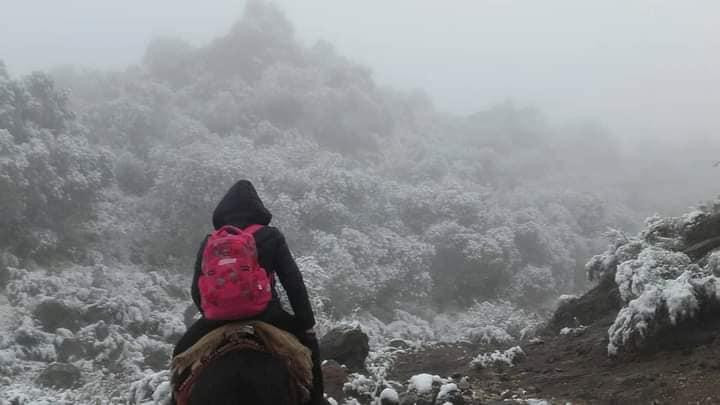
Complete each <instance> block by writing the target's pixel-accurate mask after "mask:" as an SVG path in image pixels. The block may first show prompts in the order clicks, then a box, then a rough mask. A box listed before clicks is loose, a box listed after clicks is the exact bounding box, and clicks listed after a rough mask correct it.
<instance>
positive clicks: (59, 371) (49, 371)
mask: <svg viewBox="0 0 720 405" xmlns="http://www.w3.org/2000/svg"><path fill="white" fill-rule="evenodd" d="M37 383H38V384H40V385H43V386H45V387H51V388H58V389H67V388H74V387H77V386H79V385H81V384H82V372H81V371H80V369H79V368H77V367H75V366H73V365H72V364H68V363H52V364H50V365H49V366H48V367H47V368H46V369H45V370H43V371H42V373H40V375H39V376H38V378H37Z"/></svg>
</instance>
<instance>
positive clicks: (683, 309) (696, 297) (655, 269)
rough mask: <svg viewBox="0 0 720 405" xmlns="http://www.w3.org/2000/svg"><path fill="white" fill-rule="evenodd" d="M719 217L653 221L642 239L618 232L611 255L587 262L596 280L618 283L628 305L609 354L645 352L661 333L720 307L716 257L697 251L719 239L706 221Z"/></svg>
mask: <svg viewBox="0 0 720 405" xmlns="http://www.w3.org/2000/svg"><path fill="white" fill-rule="evenodd" d="M708 210H709V211H708ZM715 215H717V213H714V211H712V209H707V210H706V211H697V210H696V211H693V212H691V213H689V214H686V215H683V216H680V217H673V218H661V217H657V216H656V217H652V218H649V219H648V220H647V223H646V225H647V227H646V229H645V230H643V231H642V232H640V233H639V234H638V235H637V236H634V237H631V238H628V237H626V236H624V235H622V237H619V236H618V234H617V233H616V234H615V238H614V239H615V240H614V241H613V243H612V245H611V246H610V248H609V249H608V251H607V252H605V253H604V254H602V255H599V256H595V257H594V258H593V259H592V260H591V261H590V262H589V263H588V265H587V268H588V272H589V273H590V276H591V277H593V276H594V277H598V276H605V275H606V276H609V277H613V278H614V280H615V283H616V284H617V286H618V289H619V292H620V297H621V298H622V300H623V302H624V304H625V305H624V306H623V308H622V309H621V310H620V311H619V312H618V315H617V317H616V319H615V322H614V323H613V325H612V326H611V327H610V329H609V330H608V334H609V343H608V353H609V354H611V355H614V354H617V353H618V352H619V351H621V350H627V349H633V348H639V347H642V346H644V345H645V343H646V341H647V340H648V339H651V338H652V336H653V335H655V334H656V333H658V332H659V331H660V330H662V329H664V328H671V327H673V326H674V325H677V324H678V323H679V322H682V321H685V320H688V319H692V318H694V317H695V316H697V314H698V313H699V312H700V311H701V310H702V309H703V308H705V307H707V306H708V305H710V304H713V303H718V302H720V299H719V298H720V296H719V295H718V289H717V284H718V282H720V279H718V277H716V275H715V274H716V273H715V272H716V266H717V252H708V251H702V250H700V251H698V250H697V249H698V247H697V246H698V243H700V249H702V246H703V242H704V241H705V239H703V238H706V239H711V238H713V237H717V236H720V231H717V230H716V229H712V226H707V225H705V224H704V222H703V221H708V222H709V223H711V224H712V223H713V221H715ZM698 238H699V239H698ZM709 249H712V246H710V247H709ZM691 255H692V256H693V257H691ZM703 256H705V257H703ZM698 257H699V258H700V260H698Z"/></svg>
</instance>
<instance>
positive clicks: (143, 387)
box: [128, 370, 172, 405]
mask: <svg viewBox="0 0 720 405" xmlns="http://www.w3.org/2000/svg"><path fill="white" fill-rule="evenodd" d="M171 390H172V388H171V387H170V372H169V371H167V370H164V371H160V372H157V373H148V374H145V375H144V376H143V377H142V378H141V379H139V380H138V381H135V382H133V383H132V384H130V389H129V392H128V400H129V401H130V404H132V405H167V404H169V403H170V395H171Z"/></svg>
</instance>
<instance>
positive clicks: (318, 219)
mask: <svg viewBox="0 0 720 405" xmlns="http://www.w3.org/2000/svg"><path fill="white" fill-rule="evenodd" d="M9 62H11V61H9ZM634 164H635V162H634V161H633V159H632V157H628V156H624V155H623V154H622V153H621V152H620V150H619V148H618V147H617V146H616V143H615V141H614V140H613V139H612V137H611V136H610V135H608V134H607V133H606V132H604V131H602V130H600V129H598V128H597V127H595V126H582V125H579V126H568V127H562V128H556V127H554V126H552V125H551V124H549V123H547V122H546V121H545V120H544V118H543V117H542V115H541V114H539V113H538V112H537V111H534V110H531V109H526V108H519V107H516V106H514V105H512V104H502V105H499V106H497V107H494V108H491V109H489V110H487V111H481V112H478V113H477V114H473V115H471V116H468V117H457V116H450V115H447V114H444V113H441V112H438V111H436V110H435V109H434V108H433V105H432V103H431V101H430V100H429V99H428V98H427V96H425V95H424V94H422V93H421V92H400V91H395V90H393V89H389V88H384V87H381V86H378V85H377V84H376V83H375V81H374V80H373V76H372V73H371V72H370V71H369V70H368V69H367V68H365V67H363V66H360V65H357V64H356V63H353V62H351V61H349V60H347V59H346V58H344V57H342V56H341V55H339V54H338V53H337V52H336V51H335V50H334V49H333V47H332V46H331V45H330V44H327V43H324V42H319V43H317V44H314V45H312V46H305V45H302V44H300V43H299V42H298V41H296V40H295V38H294V36H293V29H292V26H291V25H290V23H289V22H288V21H287V20H286V19H285V18H284V17H283V15H282V14H281V13H280V12H279V11H278V10H276V9H275V8H273V7H271V6H268V5H266V4H265V3H262V2H250V3H249V5H248V7H247V9H246V13H245V15H244V17H243V18H242V19H241V20H240V21H238V22H237V24H235V25H234V26H233V27H232V28H231V29H230V31H229V33H228V34H227V35H225V36H223V37H221V38H218V39H216V40H215V41H213V42H211V43H209V44H207V45H204V46H200V47H194V46H191V45H189V44H186V43H184V42H182V41H179V40H175V39H170V38H163V39H157V40H155V41H154V42H152V43H151V45H150V46H149V47H148V49H147V51H146V54H145V57H144V58H143V60H142V62H141V63H140V64H138V65H137V66H132V67H129V68H127V69H126V70H124V71H116V72H102V71H90V70H81V69H74V68H62V69H55V70H53V71H52V73H51V74H46V73H33V74H31V75H29V76H26V77H21V78H13V77H10V75H9V74H8V73H7V72H6V69H5V68H4V65H2V63H0V288H1V289H3V290H4V293H3V294H2V295H4V296H5V297H6V299H7V301H6V302H5V301H3V302H0V308H2V311H3V312H4V313H7V314H8V316H7V317H0V319H3V318H6V319H3V320H2V321H0V322H2V323H1V324H0V325H1V326H2V330H1V331H0V332H2V335H0V376H2V377H1V378H2V385H4V386H13V387H15V388H13V389H11V390H8V391H6V392H3V395H4V396H5V399H8V400H10V399H13V398H16V397H15V396H13V395H15V394H17V393H18V392H19V391H17V390H18V389H24V388H28V387H30V386H31V385H32V384H34V383H35V382H36V381H38V380H37V379H38V378H40V375H41V374H42V373H43V372H44V371H45V370H47V369H48V368H49V365H50V364H52V363H63V364H70V365H72V366H73V367H75V368H76V369H73V370H72V372H79V373H80V375H82V376H83V380H82V381H81V382H79V384H80V385H79V386H78V387H73V389H71V390H68V391H58V392H59V393H58V394H57V395H55V394H52V395H51V394H48V395H50V396H49V397H47V398H50V399H48V400H47V401H48V402H51V403H62V402H61V401H65V402H66V403H78V402H86V403H87V402H89V401H90V398H98V397H101V398H104V399H105V400H108V401H110V402H112V401H113V400H114V399H113V398H116V397H117V398H119V397H122V398H124V399H127V398H130V400H131V401H132V402H133V403H143V402H146V401H152V397H153V395H155V396H161V395H163V393H166V389H167V387H166V386H164V385H163V381H164V378H166V375H164V374H162V372H163V369H164V367H165V365H166V364H165V361H166V360H167V355H168V351H169V350H170V348H171V347H172V344H173V342H174V341H175V339H177V338H178V336H179V335H180V334H181V333H182V332H183V330H184V327H185V322H187V321H188V319H189V318H190V317H191V316H192V313H191V312H186V308H187V306H188V305H189V303H190V300H189V291H188V290H189V276H190V272H191V267H192V263H193V260H194V255H195V252H196V249H197V245H198V243H199V242H200V241H201V239H202V238H203V236H204V232H205V231H208V230H209V229H210V215H211V212H212V209H213V208H214V205H215V204H216V203H217V201H218V199H219V198H220V197H221V196H222V194H223V193H224V192H225V191H226V189H227V188H228V187H229V186H230V185H231V184H232V183H233V182H234V181H236V180H237V179H240V178H248V179H251V180H252V181H253V182H254V183H255V185H256V186H257V187H258V189H259V192H260V194H261V195H262V197H263V199H264V200H265V202H266V203H267V205H268V207H269V208H270V210H271V211H272V212H273V214H274V215H275V221H276V222H275V223H276V225H278V226H279V227H280V228H281V229H282V230H283V232H284V233H285V234H286V236H287V239H288V242H289V244H290V246H291V247H292V249H293V251H294V253H295V255H296V256H297V257H298V262H299V265H300V267H301V268H302V270H303V274H304V276H305V279H306V282H307V283H308V286H309V289H310V291H311V296H312V299H313V304H314V306H315V308H316V310H317V312H318V319H319V321H320V330H321V331H323V330H327V328H328V327H330V326H332V325H334V324H336V323H339V322H356V323H360V324H361V325H362V326H363V328H364V329H365V330H366V331H368V333H369V334H370V336H371V342H372V343H373V344H374V346H375V347H379V346H380V345H381V343H383V342H384V341H386V340H389V339H393V338H401V339H405V340H408V341H415V342H426V341H452V340H461V339H466V340H472V341H475V342H479V343H484V344H508V343H510V342H512V341H514V340H517V339H520V338H523V337H526V336H528V335H529V334H532V332H533V330H534V328H535V327H536V326H537V325H538V324H539V323H540V322H541V320H542V317H543V315H544V314H545V313H546V311H548V310H549V309H550V308H551V307H552V305H553V303H554V302H555V299H556V297H557V296H558V295H560V294H564V293H577V292H581V291H582V290H583V289H584V288H585V286H586V282H585V273H584V263H585V261H586V260H587V257H589V256H590V255H591V254H592V253H593V252H596V251H598V250H599V249H600V248H601V247H602V246H603V233H604V232H605V230H606V229H607V228H608V227H609V226H613V227H618V228H621V229H624V230H626V231H632V230H633V228H634V227H635V222H634V221H635V218H638V217H640V216H641V214H638V212H644V211H643V210H644V209H645V208H644V206H643V202H644V201H645V199H644V198H643V196H642V195H637V194H635V195H632V196H629V197H627V198H626V193H623V192H622V189H621V188H620V186H618V184H626V182H627V181H628V175H627V174H626V173H635V172H636V171H634V170H632V168H633V167H634V166H633V165H634ZM600 167H602V168H603V170H602V173H603V174H602V176H601V175H599V174H598V173H599V172H600V170H598V168H600ZM631 179H632V178H631ZM635 180H638V179H635ZM624 182H625V183H624ZM698 215H702V214H698ZM658 221H660V220H658ZM678 221H680V222H682V221H688V223H690V222H691V221H692V218H686V219H683V220H678ZM660 222H662V221H660ZM660 222H658V223H660ZM680 222H677V223H674V224H675V225H673V226H676V228H672V227H670V228H672V229H676V230H677V229H679V228H677V227H682V226H683V225H681V224H680ZM662 223H665V222H662ZM683 223H684V222H683ZM668 224H669V223H668ZM666 225H667V224H666ZM658 226H659V225H658ZM658 226H656V228H658ZM667 226H668V227H669V226H670V225H667ZM678 232H679V231H678ZM656 234H657V232H656ZM642 235H645V236H641V237H638V238H636V239H632V240H628V241H625V242H623V243H619V244H617V246H615V248H614V250H613V252H611V254H612V257H613V258H611V257H610V254H608V255H607V257H606V258H605V259H599V262H598V263H600V262H602V266H603V267H602V269H601V270H598V271H612V272H613V273H614V270H610V268H611V267H613V266H614V264H613V263H614V262H613V260H614V261H622V262H623V266H620V269H619V270H618V271H617V274H618V277H620V278H622V280H623V281H619V283H622V285H623V291H624V292H623V297H624V298H625V299H626V300H628V302H629V303H630V304H629V305H632V306H633V308H635V309H634V310H626V311H625V315H624V318H623V317H622V316H623V315H622V314H621V317H619V318H618V319H619V324H616V327H615V330H616V331H617V332H614V333H613V342H614V344H616V345H625V344H626V342H627V341H630V340H637V339H636V338H635V337H634V336H635V335H637V334H638V333H639V334H640V335H641V336H645V335H646V334H647V333H649V331H650V330H651V329H652V328H653V326H652V322H650V319H649V317H648V315H647V311H646V310H645V309H647V308H650V305H655V307H658V305H660V303H661V302H669V303H670V305H669V307H668V308H669V309H670V311H669V314H668V319H670V320H672V322H675V321H677V320H678V319H681V318H685V317H688V316H691V315H692V313H693V311H696V310H697V307H698V306H699V305H701V303H702V302H705V301H703V300H704V298H702V297H700V296H698V295H697V294H689V293H688V291H689V290H688V288H689V287H688V286H690V285H692V286H695V285H698V284H697V283H698V280H701V279H699V278H697V277H695V276H692V277H691V275H692V274H696V273H698V272H701V273H702V274H704V276H703V277H705V278H702V280H706V281H707V282H705V281H704V282H703V284H702V285H703V286H705V287H704V288H705V290H703V291H705V292H706V293H707V294H710V284H709V280H710V279H709V278H708V277H710V274H711V273H712V271H713V269H716V268H717V266H718V263H719V262H720V259H719V258H718V257H717V256H712V257H710V258H709V259H708V260H707V262H706V263H705V262H704V263H703V264H702V267H700V265H695V264H691V262H690V261H689V259H687V257H686V256H684V255H683V254H682V253H677V252H676V251H675V250H672V249H670V247H669V245H667V243H672V241H673V240H674V239H672V237H674V236H672V235H671V236H670V239H667V237H665V239H662V238H661V239H647V238H649V237H650V236H648V235H650V234H649V233H648V234H647V235H646V234H642ZM664 235H665V234H662V235H661V236H664ZM673 235H674V234H673ZM668 249H670V250H668ZM615 258H617V259H615ZM620 258H622V260H620ZM631 259H632V260H634V261H633V262H628V264H627V265H625V264H624V263H625V262H627V261H628V260H631ZM650 259H652V260H655V261H656V262H657V263H660V264H657V265H654V264H653V265H644V264H643V263H646V262H647V260H650ZM618 264H619V263H618ZM693 266H696V267H693ZM595 267H597V266H595ZM595 267H593V268H595ZM597 268H598V269H600V267H597ZM696 268H697V272H695V270H694V269H696ZM654 269H662V270H661V271H660V270H658V271H659V273H657V274H658V275H657V276H656V275H655V274H656V272H654ZM687 269H691V270H692V271H690V273H687V271H686V270H687ZM681 270H682V271H681ZM708 272H709V273H708ZM686 273H687V275H686V276H682V275H681V274H686ZM698 274H699V273H698ZM676 276H677V277H676ZM623 277H624V278H623ZM660 280H670V281H667V283H674V284H672V285H671V287H672V289H657V288H656V289H648V288H646V286H651V285H653V283H655V284H656V283H659V282H660ZM671 290H672V291H673V293H672V294H670V293H669V291H671ZM653 291H654V292H653ZM660 291H662V292H660ZM693 291H695V290H693ZM632 303H635V304H632ZM655 307H653V308H655ZM58 311H59V312H58ZM628 311H630V312H628ZM632 311H634V312H632ZM57 314H61V315H62V316H60V317H57ZM623 319H626V320H625V321H624V320H623ZM643 322H645V323H643ZM643 325H644V326H643ZM630 331H636V332H637V333H636V332H630ZM65 371H68V372H70V371H69V370H65ZM158 373H160V374H158ZM163 376H164V377H163ZM132 381H134V382H135V384H134V385H133V388H132V389H129V388H128V387H129V383H130V382H132ZM8 384H9V385H8ZM18 387H21V388H18ZM23 387H24V388H23ZM28 389H30V388H28ZM33 389H34V388H33ZM43 389H45V388H43ZM47 389H48V390H49V389H51V388H47ZM128 392H130V394H129V395H130V397H128V396H127V395H128ZM23 395H29V396H30V397H32V398H36V399H37V398H43V397H42V395H45V394H42V395H40V394H37V395H36V394H23ZM18 398H19V397H18ZM0 400H2V398H0ZM58 401H60V402H58ZM19 403H23V402H22V401H21V402H19Z"/></svg>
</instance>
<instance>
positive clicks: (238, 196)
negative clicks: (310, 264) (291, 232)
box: [191, 180, 315, 330]
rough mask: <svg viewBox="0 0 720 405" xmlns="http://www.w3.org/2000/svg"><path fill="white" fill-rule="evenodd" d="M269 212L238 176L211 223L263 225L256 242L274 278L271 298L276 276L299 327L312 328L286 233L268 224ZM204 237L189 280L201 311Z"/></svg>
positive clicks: (311, 318)
mask: <svg viewBox="0 0 720 405" xmlns="http://www.w3.org/2000/svg"><path fill="white" fill-rule="evenodd" d="M271 219H272V214H270V211H268V210H267V208H265V206H264V205H263V203H262V201H261V200H260V196H258V194H257V191H255V187H253V185H252V183H250V182H249V181H247V180H240V181H238V182H237V183H235V185H233V186H232V187H231V188H230V190H228V192H227V193H226V194H225V196H224V197H223V199H222V200H221V201H220V203H219V204H218V205H217V207H216V208H215V212H213V226H214V227H215V229H219V228H221V227H222V226H224V225H233V226H236V227H238V228H246V227H247V226H249V225H253V224H259V225H264V226H263V228H261V229H260V230H258V231H257V232H256V233H255V244H256V245H257V250H258V261H259V262H260V265H261V266H262V267H263V268H264V269H265V270H267V271H268V272H269V273H270V276H271V278H272V280H273V291H272V292H273V301H275V302H271V305H272V304H277V303H278V301H279V300H278V295H277V290H276V289H275V277H274V274H277V278H278V279H279V280H280V284H282V286H283V288H284V289H285V291H286V292H287V295H288V298H289V299H290V305H291V306H292V309H293V312H295V317H296V318H297V322H298V327H299V328H302V329H303V330H307V329H310V328H312V327H313V326H314V325H315V317H314V315H313V311H312V307H311V306H310V300H309V299H308V294H307V290H306V288H305V283H304V282H303V278H302V275H301V274H300V269H298V267H297V264H296V263H295V259H293V257H292V254H291V253H290V249H289V248H288V246H287V243H286V242H285V236H283V234H282V233H281V232H280V230H279V229H277V228H275V227H272V226H268V225H269V224H270V220H271ZM206 242H207V237H206V238H205V240H203V242H202V244H201V245H200V249H199V250H198V254H197V259H196V260H195V275H194V277H193V283H192V290H191V293H192V298H193V301H195V305H197V307H198V309H200V311H201V312H202V308H201V305H200V290H199V288H198V279H199V277H200V273H201V271H202V268H201V263H202V253H203V250H204V249H205V243H206Z"/></svg>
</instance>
